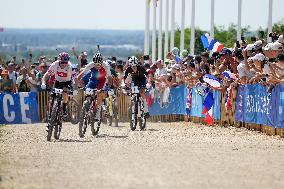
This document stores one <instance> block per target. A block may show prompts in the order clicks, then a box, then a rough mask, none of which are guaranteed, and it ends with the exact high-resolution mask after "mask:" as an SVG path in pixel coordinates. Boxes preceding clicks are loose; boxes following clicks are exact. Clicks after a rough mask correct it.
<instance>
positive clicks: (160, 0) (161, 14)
mask: <svg viewBox="0 0 284 189" xmlns="http://www.w3.org/2000/svg"><path fill="white" fill-rule="evenodd" d="M159 6H160V7H159V41H158V59H162V46H163V41H162V38H163V28H162V27H163V0H159Z"/></svg>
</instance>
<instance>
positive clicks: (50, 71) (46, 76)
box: [41, 63, 56, 85]
mask: <svg viewBox="0 0 284 189" xmlns="http://www.w3.org/2000/svg"><path fill="white" fill-rule="evenodd" d="M55 69H56V65H55V63H52V64H51V65H50V67H49V68H48V70H47V72H46V73H45V74H44V75H43V77H42V80H41V83H42V84H43V85H46V81H47V79H48V76H49V75H50V74H51V73H55Z"/></svg>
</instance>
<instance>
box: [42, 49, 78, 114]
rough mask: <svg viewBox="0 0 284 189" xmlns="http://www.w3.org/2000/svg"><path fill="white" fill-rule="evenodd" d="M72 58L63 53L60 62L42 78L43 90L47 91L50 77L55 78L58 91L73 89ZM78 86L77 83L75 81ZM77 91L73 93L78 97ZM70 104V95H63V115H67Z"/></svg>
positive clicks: (54, 64)
mask: <svg viewBox="0 0 284 189" xmlns="http://www.w3.org/2000/svg"><path fill="white" fill-rule="evenodd" d="M69 59H70V56H69V54H68V53H66V52H62V53H60V54H59V56H58V60H57V61H55V62H53V63H52V64H51V65H50V67H49V69H48V71H47V72H46V73H45V74H44V76H43V78H42V85H41V88H42V89H46V81H47V78H48V76H49V75H53V74H54V76H55V84H54V88H57V89H63V90H67V89H71V87H72V80H73V79H72V64H71V62H70V61H69ZM74 83H75V84H76V81H74ZM76 94H77V91H76V90H75V91H73V95H76ZM67 103H68V94H66V93H64V94H63V114H64V116H66V115H67V112H66V106H67Z"/></svg>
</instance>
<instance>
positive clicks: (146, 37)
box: [144, 0, 150, 55]
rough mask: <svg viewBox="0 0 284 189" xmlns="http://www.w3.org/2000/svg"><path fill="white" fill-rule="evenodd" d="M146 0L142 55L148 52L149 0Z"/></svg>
mask: <svg viewBox="0 0 284 189" xmlns="http://www.w3.org/2000/svg"><path fill="white" fill-rule="evenodd" d="M145 2H146V15H145V37H144V55H148V54H149V25H150V5H149V0H145Z"/></svg>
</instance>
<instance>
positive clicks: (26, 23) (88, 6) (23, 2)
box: [0, 0, 284, 30]
mask: <svg viewBox="0 0 284 189" xmlns="http://www.w3.org/2000/svg"><path fill="white" fill-rule="evenodd" d="M145 1H146V0H79V1H74V0H45V1H43V0H0V4H1V10H0V27H4V28H63V29H64V28H66V29H122V30H143V29H144V27H145ZM185 1H186V8H185V10H186V15H185V17H186V18H185V23H186V24H185V25H186V26H187V27H189V26H190V20H191V0H185ZM163 2H164V3H163V5H164V9H163V11H164V12H163V13H165V0H163ZM170 2H171V0H170ZM210 2H211V0H196V19H195V23H196V26H198V27H199V28H201V29H204V30H209V29H210V15H211V13H210V10H211V9H210V5H211V4H210ZM237 3H238V0H215V25H218V26H220V25H222V26H225V27H227V26H228V25H229V24H230V23H235V24H236V23H237ZM170 5H171V3H170ZM158 6H159V3H158ZM283 7H284V0H273V15H272V18H273V23H275V22H278V21H281V20H282V21H283V22H284V11H283ZM242 8H243V9H242V11H243V13H242V26H243V27H244V26H248V25H250V27H251V29H258V28H259V27H263V28H264V27H266V26H267V18H268V0H243V5H242ZM175 10H176V17H175V22H176V25H177V26H180V23H181V22H180V20H181V12H180V11H181V0H176V6H175ZM158 12H159V11H158V10H157V28H158V15H159V13H158ZM163 17H164V18H165V16H163ZM151 20H152V7H151ZM164 22H165V19H163V27H164ZM169 23H170V22H169ZM150 28H152V21H151V25H150Z"/></svg>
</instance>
